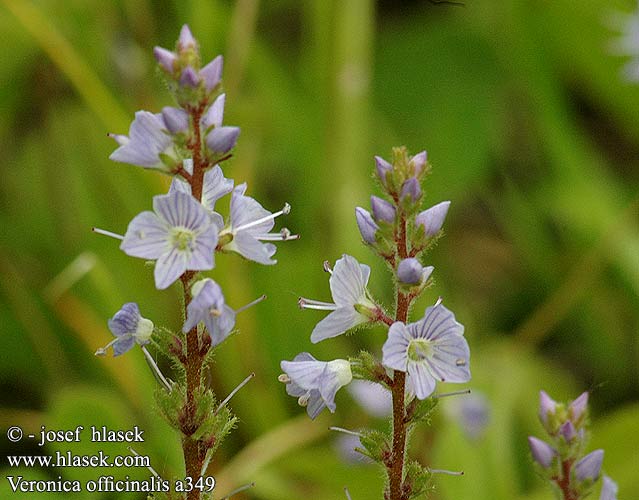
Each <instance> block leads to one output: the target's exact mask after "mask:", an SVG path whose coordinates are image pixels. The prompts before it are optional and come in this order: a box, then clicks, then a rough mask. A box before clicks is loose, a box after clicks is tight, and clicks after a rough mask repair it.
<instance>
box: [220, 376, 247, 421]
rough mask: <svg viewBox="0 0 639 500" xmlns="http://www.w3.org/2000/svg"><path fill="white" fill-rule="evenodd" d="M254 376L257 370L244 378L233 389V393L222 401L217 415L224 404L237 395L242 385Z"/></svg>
mask: <svg viewBox="0 0 639 500" xmlns="http://www.w3.org/2000/svg"><path fill="white" fill-rule="evenodd" d="M253 377H255V372H253V373H251V374H250V375H249V376H248V377H246V378H245V379H244V380H242V382H240V384H239V385H238V386H237V387H236V388H235V389H233V390H232V391H231V393H230V394H229V395H228V396H226V398H224V401H222V402H221V403H220V405H219V406H218V407H217V409H216V410H215V415H217V414H218V413H219V412H220V410H221V409H222V408H223V407H224V405H226V403H228V402H229V401H230V400H231V398H232V397H233V396H235V395H236V394H237V392H238V391H239V390H240V389H241V388H242V387H244V386H245V385H246V384H248V383H249V381H250V380H251V379H252V378H253Z"/></svg>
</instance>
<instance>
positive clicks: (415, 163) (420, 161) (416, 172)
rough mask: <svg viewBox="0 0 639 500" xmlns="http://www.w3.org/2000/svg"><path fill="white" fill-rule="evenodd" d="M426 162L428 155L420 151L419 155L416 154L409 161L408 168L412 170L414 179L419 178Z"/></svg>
mask: <svg viewBox="0 0 639 500" xmlns="http://www.w3.org/2000/svg"><path fill="white" fill-rule="evenodd" d="M427 160H428V154H427V153H426V151H422V152H421V153H417V154H416V155H415V156H413V157H412V158H411V159H410V162H409V164H410V166H411V167H412V169H413V172H412V175H413V176H415V177H419V176H420V175H421V173H422V172H423V171H424V167H425V166H426V162H427Z"/></svg>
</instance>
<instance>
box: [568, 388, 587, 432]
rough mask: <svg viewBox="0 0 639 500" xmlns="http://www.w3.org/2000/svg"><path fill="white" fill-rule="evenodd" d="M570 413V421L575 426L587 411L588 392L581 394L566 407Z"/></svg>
mask: <svg viewBox="0 0 639 500" xmlns="http://www.w3.org/2000/svg"><path fill="white" fill-rule="evenodd" d="M568 409H569V411H570V419H571V420H572V421H573V422H574V423H575V424H577V423H578V422H579V420H581V419H582V417H583V416H584V415H585V414H586V411H587V410H588V392H583V393H581V395H580V396H579V397H578V398H577V399H575V400H574V401H573V402H572V403H570V406H569V407H568Z"/></svg>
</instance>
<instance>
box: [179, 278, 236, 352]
mask: <svg viewBox="0 0 639 500" xmlns="http://www.w3.org/2000/svg"><path fill="white" fill-rule="evenodd" d="M192 295H193V298H192V299H191V302H189V305H188V306H187V308H186V322H185V323H184V327H183V328H182V331H183V332H184V333H186V332H188V331H189V330H191V329H192V328H193V327H194V326H196V325H197V324H198V323H200V322H201V321H203V322H204V324H205V325H206V328H207V330H208V332H209V335H210V336H211V345H212V346H213V347H215V346H216V345H219V344H221V343H222V342H223V341H224V340H225V339H226V338H227V337H228V336H229V334H230V333H231V331H232V330H233V327H234V326H235V311H234V310H233V309H232V308H230V307H229V306H228V305H227V304H226V303H225V301H224V294H223V293H222V289H221V288H220V285H218V284H217V283H216V282H215V281H213V280H212V279H210V278H207V279H204V280H200V281H198V282H197V283H195V284H194V285H193V289H192Z"/></svg>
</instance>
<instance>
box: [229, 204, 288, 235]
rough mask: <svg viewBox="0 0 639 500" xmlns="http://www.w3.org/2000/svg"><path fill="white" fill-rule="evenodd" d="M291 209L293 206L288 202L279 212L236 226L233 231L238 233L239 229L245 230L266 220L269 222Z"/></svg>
mask: <svg viewBox="0 0 639 500" xmlns="http://www.w3.org/2000/svg"><path fill="white" fill-rule="evenodd" d="M290 211H291V206H290V205H289V204H288V203H286V204H285V205H284V207H283V208H282V210H280V211H279V212H275V213H274V214H271V215H267V216H266V217H262V218H261V219H257V220H254V221H252V222H248V223H247V224H244V225H243V226H240V227H236V228H235V229H234V230H233V232H234V233H237V232H239V231H243V230H244V229H248V228H250V227H254V226H259V225H260V224H262V223H264V222H267V221H269V220H273V219H275V218H276V217H279V216H280V215H282V214H284V215H287V214H288V213H289V212H290Z"/></svg>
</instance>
